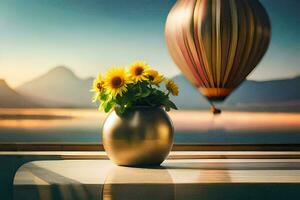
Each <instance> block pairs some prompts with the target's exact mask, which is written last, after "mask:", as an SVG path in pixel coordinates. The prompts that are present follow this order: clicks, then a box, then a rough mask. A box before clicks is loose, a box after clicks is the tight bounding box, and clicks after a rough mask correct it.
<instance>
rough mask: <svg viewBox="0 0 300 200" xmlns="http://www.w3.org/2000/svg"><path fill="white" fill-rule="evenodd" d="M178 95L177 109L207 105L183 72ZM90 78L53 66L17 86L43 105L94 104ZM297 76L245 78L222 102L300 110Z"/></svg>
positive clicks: (228, 105) (233, 106)
mask: <svg viewBox="0 0 300 200" xmlns="http://www.w3.org/2000/svg"><path fill="white" fill-rule="evenodd" d="M173 79H174V81H175V82H176V83H177V84H178V85H179V87H180V95H179V96H178V97H174V98H173V97H172V99H173V101H174V102H175V103H176V105H177V106H178V107H179V108H180V109H208V108H209V107H210V104H209V103H208V101H207V100H206V99H205V97H203V96H202V95H201V94H200V93H199V92H198V91H197V89H196V88H194V87H193V86H192V85H191V84H190V83H189V81H188V80H186V79H185V78H184V76H183V75H178V76H175V77H174V78H173ZM92 81H93V78H87V79H81V78H79V77H78V76H77V75H76V74H74V73H73V72H72V71H71V70H70V69H68V68H66V67H62V66H60V67H56V68H54V69H52V70H50V71H49V72H47V73H46V74H44V75H42V76H40V77H38V78H36V79H34V80H32V81H30V82H27V83H25V84H23V85H21V86H20V87H18V88H17V89H16V90H17V92H18V93H19V94H21V95H22V96H26V97H27V98H30V99H32V100H34V101H35V103H37V104H39V105H42V106H45V107H78V108H86V107H95V105H93V104H92V102H91V98H92V95H93V94H92V93H91V92H90V88H91V85H92ZM299 88H300V76H298V77H295V78H291V79H284V80H271V81H251V80H245V81H244V83H243V84H241V86H240V87H239V88H237V89H236V90H235V91H234V92H233V93H232V94H231V95H230V96H229V97H228V98H227V99H226V100H225V101H224V102H223V103H222V104H220V105H218V106H220V107H221V108H224V109H230V110H248V111H258V110H259V111H300V92H299Z"/></svg>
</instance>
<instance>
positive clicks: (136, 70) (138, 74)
mask: <svg viewBox="0 0 300 200" xmlns="http://www.w3.org/2000/svg"><path fill="white" fill-rule="evenodd" d="M143 72H144V68H142V67H137V68H136V69H135V75H136V76H140V75H142V73H143Z"/></svg>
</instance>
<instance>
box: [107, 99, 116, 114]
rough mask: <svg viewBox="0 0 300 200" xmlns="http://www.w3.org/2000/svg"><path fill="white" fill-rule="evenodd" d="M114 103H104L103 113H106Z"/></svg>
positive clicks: (111, 101)
mask: <svg viewBox="0 0 300 200" xmlns="http://www.w3.org/2000/svg"><path fill="white" fill-rule="evenodd" d="M114 105H115V102H114V101H113V100H110V101H108V102H106V104H105V106H104V112H106V113H108V112H109V111H110V110H111V109H112V107H114Z"/></svg>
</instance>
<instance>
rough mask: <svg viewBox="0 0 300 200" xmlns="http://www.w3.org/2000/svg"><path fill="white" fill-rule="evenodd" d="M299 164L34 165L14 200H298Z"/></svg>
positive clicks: (24, 171)
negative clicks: (141, 166)
mask: <svg viewBox="0 0 300 200" xmlns="http://www.w3.org/2000/svg"><path fill="white" fill-rule="evenodd" d="M299 191H300V160H297V159H293V160H292V159H289V160H288V159H285V160H280V159H273V160H270V159H268V160H265V159H206V160H205V159H202V160H198V159H185V160H168V161H166V162H165V163H163V165H162V166H161V167H157V168H130V167H118V166H115V165H113V164H112V163H111V162H110V161H108V160H68V161H35V162H30V163H27V164H25V165H23V166H22V167H21V168H20V169H19V170H18V172H17V173H16V176H15V179H14V199H22V200H24V199H104V200H108V199H117V200H119V199H120V200H127V199H128V200H129V199H130V200H137V199H143V200H148V199H149V200H150V199H151V200H160V199H176V200H178V199H204V200H206V199H265V200H266V199H300V193H299Z"/></svg>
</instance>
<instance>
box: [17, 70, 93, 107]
mask: <svg viewBox="0 0 300 200" xmlns="http://www.w3.org/2000/svg"><path fill="white" fill-rule="evenodd" d="M92 81H93V78H88V79H80V78H79V77H77V76H76V75H75V74H74V73H73V72H72V71H71V70H70V69H68V68H66V67H64V66H59V67H56V68H54V69H52V70H50V71H48V72H47V73H46V74H44V75H42V76H40V77H38V78H36V79H34V80H32V81H30V82H27V83H25V84H23V85H21V86H20V87H18V88H16V90H17V91H18V92H19V93H20V94H22V95H24V96H28V97H31V98H32V99H35V101H36V102H39V103H40V104H42V105H44V106H48V107H92V106H93V104H92V102H91V99H92V93H91V92H90V91H89V90H90V88H91V85H92Z"/></svg>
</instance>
